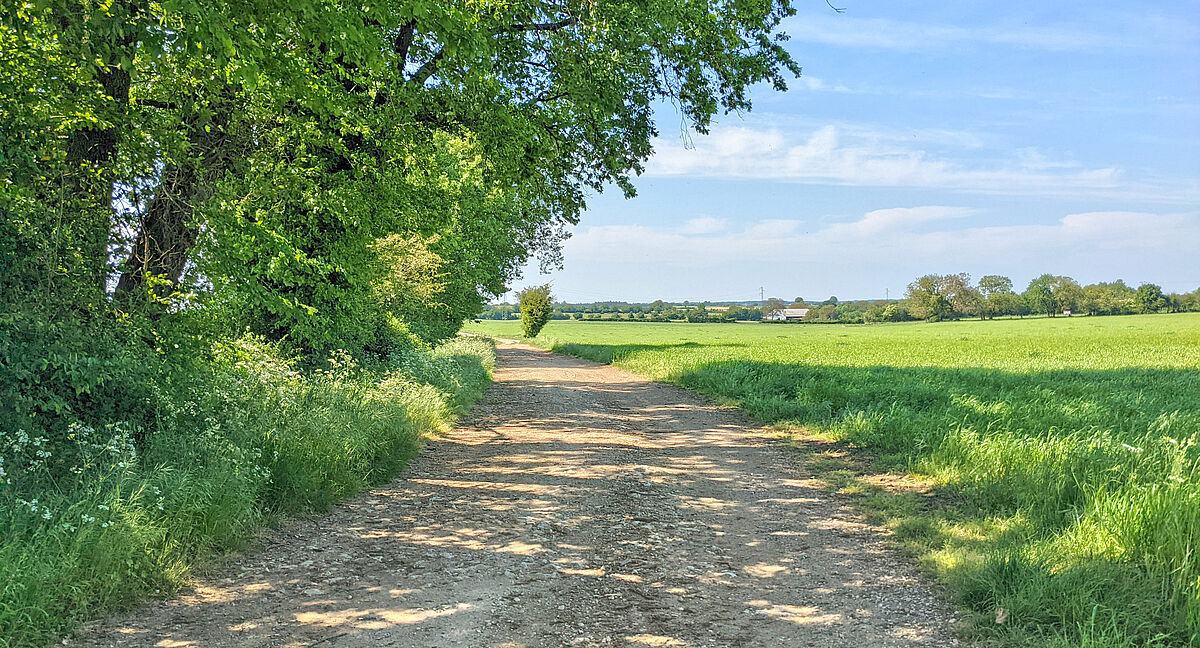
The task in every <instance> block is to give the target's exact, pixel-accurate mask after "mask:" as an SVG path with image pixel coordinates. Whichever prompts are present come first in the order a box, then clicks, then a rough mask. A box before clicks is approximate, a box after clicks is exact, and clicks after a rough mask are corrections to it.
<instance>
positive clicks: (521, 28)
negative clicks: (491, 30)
mask: <svg viewBox="0 0 1200 648" xmlns="http://www.w3.org/2000/svg"><path fill="white" fill-rule="evenodd" d="M577 22H579V19H578V18H576V17H575V16H569V17H567V18H563V19H562V20H559V21H556V22H550V23H525V24H521V23H518V24H516V25H509V26H507V27H501V28H500V29H499V30H498V31H497V33H501V34H503V33H508V32H525V31H558V30H560V29H564V28H567V27H570V26H571V25H574V24H575V23H577Z"/></svg>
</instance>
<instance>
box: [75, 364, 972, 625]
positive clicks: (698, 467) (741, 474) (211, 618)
mask: <svg viewBox="0 0 1200 648" xmlns="http://www.w3.org/2000/svg"><path fill="white" fill-rule="evenodd" d="M498 351H499V358H498V363H497V370H496V382H495V384H494V385H493V386H492V387H491V388H490V389H489V390H488V391H487V393H486V394H485V395H484V397H483V398H482V399H481V400H480V402H479V403H478V404H477V406H476V407H475V409H474V412H473V413H472V415H471V416H470V417H469V418H467V419H465V420H464V421H463V422H462V425H461V426H460V427H459V428H458V429H457V430H456V431H455V432H453V433H452V434H450V435H449V436H447V437H445V438H442V439H439V440H438V441H435V442H431V443H429V444H428V445H427V446H426V448H425V450H424V452H423V453H422V455H421V456H420V457H419V458H418V459H417V460H416V461H415V462H414V464H413V465H412V466H411V467H410V468H409V469H408V470H407V471H406V472H405V473H404V475H403V476H402V477H401V478H399V479H397V480H396V481H394V482H393V483H391V484H390V485H388V486H386V487H383V488H379V489H376V490H373V491H371V492H370V493H367V494H365V495H363V496H360V497H357V498H355V499H353V500H351V501H349V502H347V503H345V504H344V505H342V506H340V507H338V508H336V509H335V510H334V511H333V512H331V513H330V514H328V515H325V516H321V517H319V518H315V519H311V520H301V521H297V522H293V523H291V524H289V525H287V526H285V527H284V528H282V529H278V530H276V531H273V532H271V533H270V534H269V535H268V536H267V538H266V539H265V541H264V544H263V545H262V546H261V547H260V548H259V549H257V550H255V551H254V552H252V553H248V554H244V555H242V556H239V557H237V558H236V559H235V560H231V561H230V562H229V563H228V564H226V565H225V566H224V567H221V568H219V569H217V570H215V573H213V574H210V576H209V577H208V578H206V579H205V580H203V581H202V582H200V583H198V584H197V586H196V588H195V590H194V591H193V592H191V593H188V594H186V595H184V596H181V597H179V598H176V599H174V600H170V601H163V602H156V603H152V604H150V605H148V606H146V607H144V608H143V609H141V610H139V611H138V612H136V613H135V614H133V615H131V616H130V617H128V618H124V619H111V620H108V621H105V622H103V623H99V624H93V625H91V626H89V627H86V628H84V629H83V630H82V631H81V632H80V633H78V635H77V637H76V638H75V639H74V640H73V641H72V643H73V644H74V645H86V646H159V647H164V648H170V647H183V646H263V647H266V646H272V647H284V646H286V647H296V648H299V647H302V646H322V647H328V648H336V647H350V646H353V647H366V646H371V647H381V648H382V647H385V646H398V647H416V646H469V647H476V646H478V647H493V648H519V647H529V648H533V647H542V646H546V647H554V646H629V647H637V646H692V647H699V646H756V647H757V646H764V647H765V646H788V647H818V648H827V647H833V646H847V647H860V646H861V647H867V646H870V647H916V646H954V645H958V642H957V640H955V639H954V638H953V637H952V636H951V634H950V632H949V631H948V628H949V626H950V624H951V622H952V615H951V612H950V611H949V610H948V609H947V608H946V607H945V606H944V605H943V604H942V603H940V602H939V601H938V600H937V599H935V598H934V597H933V596H932V594H931V593H930V592H929V590H928V588H927V587H926V586H925V585H924V584H923V583H922V582H921V580H920V579H919V578H918V577H916V576H915V575H914V573H913V571H912V569H911V568H910V567H909V566H908V565H906V564H905V563H904V561H902V560H900V559H899V558H897V557H895V556H893V555H892V554H890V553H889V551H888V550H887V548H886V547H885V545H884V543H883V541H882V537H883V536H882V532H881V531H880V530H879V529H876V528H874V527H871V526H869V525H867V524H865V523H864V522H863V521H862V519H861V518H860V517H859V516H858V515H856V514H855V513H854V512H853V510H852V509H850V508H849V507H848V505H847V504H846V502H844V501H843V500H842V498H840V497H839V496H837V495H833V494H830V493H828V492H827V491H825V490H823V489H822V488H820V485H819V484H817V483H815V482H814V481H812V480H811V479H809V476H810V474H809V471H807V470H806V469H805V468H804V465H803V462H802V457H801V453H797V452H795V451H792V450H789V449H787V448H783V447H777V446H775V445H774V443H773V442H772V441H771V439H770V437H769V436H768V435H767V434H765V433H764V432H763V431H761V430H760V429H759V428H758V426H756V425H754V423H753V422H752V421H751V420H749V419H748V418H746V417H745V416H744V415H743V414H741V413H740V412H738V411H736V410H731V409H728V408H719V407H714V406H712V405H710V404H707V403H705V402H704V401H703V400H702V399H700V398H699V397H697V396H695V395H693V394H690V393H688V392H686V391H684V390H681V389H677V388H674V387H671V386H667V385H661V384H655V383H650V382H647V381H646V380H644V379H642V378H639V377H637V376H634V375H632V374H629V373H627V372H624V371H621V370H619V369H616V368H613V367H609V366H605V365H600V364H595V363H591V362H587V361H584V360H578V359H575V358H569V357H566V356H560V355H554V354H549V353H546V352H544V351H540V350H537V349H534V348H532V347H527V346H523V345H518V344H513V343H502V344H501V345H500V346H499V349H498Z"/></svg>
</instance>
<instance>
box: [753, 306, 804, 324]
mask: <svg viewBox="0 0 1200 648" xmlns="http://www.w3.org/2000/svg"><path fill="white" fill-rule="evenodd" d="M806 313H808V309H807V308H780V309H778V310H773V311H771V312H770V313H767V316H766V317H764V318H763V319H766V320H772V321H776V322H784V321H788V320H802V319H804V315H805V314H806Z"/></svg>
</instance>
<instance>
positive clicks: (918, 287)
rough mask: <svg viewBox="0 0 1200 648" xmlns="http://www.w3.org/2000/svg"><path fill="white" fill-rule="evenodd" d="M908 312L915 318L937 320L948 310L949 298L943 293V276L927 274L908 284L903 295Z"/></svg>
mask: <svg viewBox="0 0 1200 648" xmlns="http://www.w3.org/2000/svg"><path fill="white" fill-rule="evenodd" d="M904 299H905V301H907V302H908V304H907V310H908V312H909V313H910V314H911V315H912V316H913V317H915V318H917V319H924V320H929V321H937V320H940V319H942V318H943V317H945V316H946V314H947V313H949V312H950V300H949V299H947V298H946V295H945V278H944V277H943V276H942V275H937V274H927V275H924V276H922V277H918V278H917V280H916V281H914V282H912V283H910V284H908V290H907V291H906V292H905V295H904Z"/></svg>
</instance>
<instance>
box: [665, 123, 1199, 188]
mask: <svg viewBox="0 0 1200 648" xmlns="http://www.w3.org/2000/svg"><path fill="white" fill-rule="evenodd" d="M905 139H911V140H916V141H918V142H928V143H929V144H933V145H935V146H941V145H943V144H944V145H948V146H950V147H962V146H971V145H975V146H979V145H981V143H982V140H981V139H980V138H978V137H972V136H971V135H970V134H966V133H957V132H952V131H922V132H914V133H913V134H912V135H911V136H910V137H908V138H905V137H901V136H899V134H886V133H879V132H875V131H872V130H870V129H864V128H861V127H860V128H857V129H855V128H847V127H841V126H833V125H827V126H823V127H820V128H817V129H816V130H811V131H808V132H803V131H800V130H799V129H790V130H785V129H783V128H780V127H778V126H773V127H766V128H752V127H746V126H723V127H718V128H714V129H713V131H712V132H711V133H710V134H709V135H706V136H697V137H696V138H694V140H693V141H692V143H691V145H690V146H685V145H684V144H683V143H682V142H679V141H676V140H665V139H659V140H658V141H657V142H656V143H655V150H656V153H655V155H654V157H653V158H651V159H650V161H649V163H648V164H647V174H649V175H652V176H699V177H721V178H741V179H767V180H787V181H794V182H804V183H811V184H833V185H850V186H863V187H915V188H936V189H951V190H956V191H970V192H979V193H990V194H1005V195H1047V196H1071V197H1077V196H1088V197H1093V198H1142V199H1145V200H1149V201H1153V202H1159V203H1171V202H1195V201H1196V200H1198V199H1200V195H1198V194H1197V192H1196V190H1195V186H1194V183H1193V184H1190V185H1182V186H1170V185H1166V184H1165V183H1158V184H1155V183H1150V182H1145V181H1136V182H1135V181H1133V180H1130V179H1128V178H1126V177H1125V174H1124V173H1123V172H1122V171H1121V170H1120V169H1117V168H1115V167H1106V168H1091V169H1089V168H1082V167H1081V166H1080V165H1079V164H1078V163H1076V162H1074V161H1070V160H1053V159H1050V158H1047V157H1046V156H1044V155H1042V154H1041V153H1039V152H1037V151H1036V150H1033V149H1021V150H1019V151H1017V152H1015V153H1014V154H1012V155H1011V158H1012V159H1010V160H1008V161H1007V162H1005V163H996V164H994V165H993V166H991V167H982V166H978V165H967V164H964V163H961V162H957V161H953V160H950V159H946V158H944V157H939V156H937V155H934V154H931V153H929V152H928V151H926V150H924V149H922V148H916V147H914V146H912V145H908V144H906V143H905Z"/></svg>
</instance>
